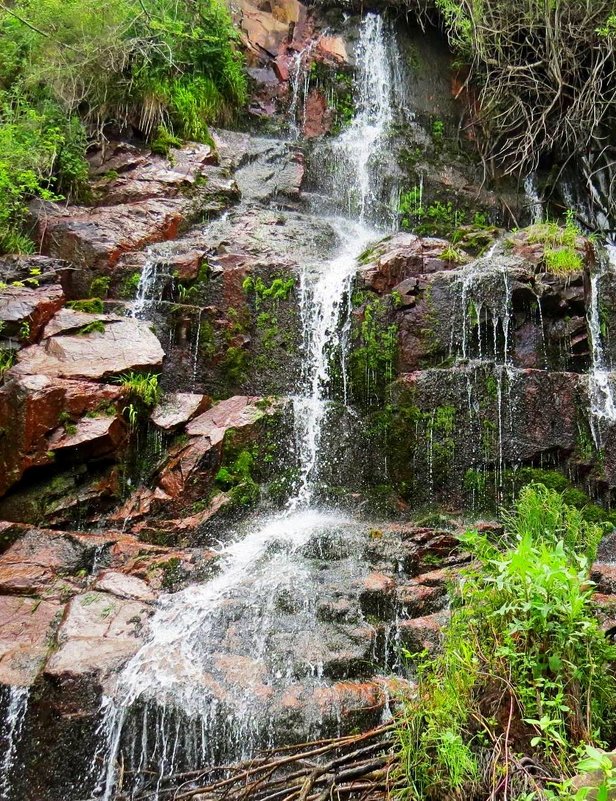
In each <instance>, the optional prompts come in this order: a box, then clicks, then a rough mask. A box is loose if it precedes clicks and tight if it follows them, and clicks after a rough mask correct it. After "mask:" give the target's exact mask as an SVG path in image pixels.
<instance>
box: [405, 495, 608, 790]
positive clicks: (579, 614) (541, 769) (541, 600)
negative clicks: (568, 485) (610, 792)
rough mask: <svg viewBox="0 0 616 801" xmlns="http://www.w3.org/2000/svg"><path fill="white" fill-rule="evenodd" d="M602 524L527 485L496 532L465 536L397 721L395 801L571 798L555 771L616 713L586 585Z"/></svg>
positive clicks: (599, 741)
mask: <svg viewBox="0 0 616 801" xmlns="http://www.w3.org/2000/svg"><path fill="white" fill-rule="evenodd" d="M601 535H602V529H601V527H600V526H598V525H596V524H593V523H589V522H586V521H585V520H584V517H583V513H582V512H581V511H580V510H577V509H575V508H573V507H570V506H567V505H566V504H565V503H564V502H563V499H562V496H561V495H559V494H558V493H556V492H554V491H553V490H549V489H547V488H546V487H544V486H543V485H529V486H528V487H526V488H524V489H523V490H522V492H521V493H520V497H519V500H518V503H517V507H516V510H515V513H514V514H512V515H507V516H506V519H505V535H504V538H499V539H498V541H493V540H492V539H491V538H490V537H489V536H488V535H486V534H482V533H478V532H477V531H470V532H468V533H467V534H466V535H465V536H464V538H463V541H464V544H465V546H466V547H467V548H468V550H469V551H470V552H471V554H472V555H473V556H474V557H475V561H474V564H473V566H472V567H471V568H469V569H468V570H467V571H466V573H465V575H464V578H463V581H462V583H461V584H460V586H459V588H458V590H457V595H456V597H455V600H454V608H453V611H452V617H451V622H450V624H449V626H448V628H447V629H446V632H445V637H444V648H443V652H442V654H441V655H440V656H438V657H437V658H436V659H434V658H430V659H427V660H425V662H424V663H423V666H422V667H420V670H419V685H418V695H417V699H416V700H415V701H413V702H412V703H411V704H410V705H409V706H407V708H406V711H405V713H404V715H403V718H402V719H401V721H400V726H399V734H400V760H401V766H402V767H401V774H402V776H401V784H402V786H403V787H405V790H404V792H403V796H404V797H405V798H410V799H443V798H452V799H454V798H460V799H461V798H465V799H474V798H481V799H485V798H493V799H497V798H509V799H518V801H522V799H524V801H531V799H536V801H539V799H548V798H555V797H558V798H569V797H573V793H572V792H570V791H569V789H568V785H567V783H566V781H565V783H564V784H563V783H562V782H560V784H558V781H559V777H567V776H571V774H572V773H573V772H574V771H575V770H576V767H577V763H578V760H579V759H580V757H582V756H584V754H586V755H587V756H588V753H590V754H591V755H592V754H595V753H596V752H594V751H593V748H594V746H596V745H604V744H608V743H610V742H611V741H612V738H613V736H614V724H615V722H616V709H615V707H614V700H615V698H616V695H615V693H616V682H615V679H614V675H613V672H612V663H613V660H614V658H615V657H616V649H615V648H614V646H613V645H612V644H611V643H610V642H609V640H608V639H607V638H606V636H605V635H604V634H603V632H602V631H601V629H600V626H599V622H598V620H597V618H596V617H595V614H594V611H593V605H592V601H591V595H592V585H591V583H590V582H589V569H590V564H591V562H592V560H593V559H594V556H595V553H596V548H597V545H598V542H599V539H600V537H601Z"/></svg>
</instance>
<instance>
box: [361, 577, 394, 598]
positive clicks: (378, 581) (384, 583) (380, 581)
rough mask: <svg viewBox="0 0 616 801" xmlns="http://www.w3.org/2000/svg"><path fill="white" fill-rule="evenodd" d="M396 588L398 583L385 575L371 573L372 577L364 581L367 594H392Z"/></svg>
mask: <svg viewBox="0 0 616 801" xmlns="http://www.w3.org/2000/svg"><path fill="white" fill-rule="evenodd" d="M395 586H396V582H395V581H394V580H393V579H392V578H391V577H390V576H386V575H384V574H383V573H370V575H369V576H368V577H367V578H365V579H364V588H365V589H366V591H367V592H371V593H372V592H374V593H382V594H387V593H391V592H393V591H394V589H395Z"/></svg>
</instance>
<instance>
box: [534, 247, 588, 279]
mask: <svg viewBox="0 0 616 801" xmlns="http://www.w3.org/2000/svg"><path fill="white" fill-rule="evenodd" d="M543 257H544V259H545V267H546V270H547V271H548V272H549V273H555V274H556V275H566V274H567V273H575V272H579V270H582V269H583V267H584V261H583V259H582V257H581V256H580V254H579V253H578V252H577V250H575V249H574V248H572V247H561V248H557V249H553V248H547V247H546V249H545V250H544V252H543Z"/></svg>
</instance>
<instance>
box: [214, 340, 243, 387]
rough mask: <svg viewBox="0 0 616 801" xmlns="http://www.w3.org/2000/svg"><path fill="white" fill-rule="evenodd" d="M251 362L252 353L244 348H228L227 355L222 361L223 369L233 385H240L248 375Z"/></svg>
mask: <svg viewBox="0 0 616 801" xmlns="http://www.w3.org/2000/svg"><path fill="white" fill-rule="evenodd" d="M249 364H250V354H249V353H248V351H246V350H245V349H244V348H239V347H231V348H227V350H226V352H225V355H224V357H223V359H222V361H221V363H220V367H221V370H222V372H223V374H224V376H225V377H226V379H227V382H228V383H229V384H230V385H231V386H232V387H236V386H240V385H241V384H243V383H244V381H245V380H246V378H247V376H248V367H249Z"/></svg>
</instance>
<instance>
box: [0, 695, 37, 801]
mask: <svg viewBox="0 0 616 801" xmlns="http://www.w3.org/2000/svg"><path fill="white" fill-rule="evenodd" d="M7 692H8V693H9V697H8V703H7V709H6V714H5V716H4V721H3V726H2V731H0V735H1V737H2V741H3V747H4V751H3V752H0V801H10V800H11V799H12V798H13V795H12V793H11V786H12V778H13V772H14V770H15V767H16V766H15V757H16V755H17V744H18V743H19V738H20V736H21V731H22V729H23V725H24V721H25V719H26V713H27V711H28V700H29V698H30V688H29V687H9V688H8V690H7Z"/></svg>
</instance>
